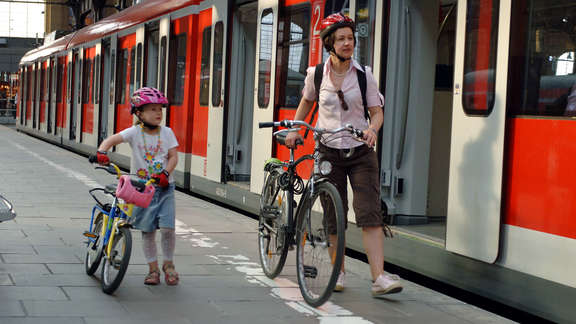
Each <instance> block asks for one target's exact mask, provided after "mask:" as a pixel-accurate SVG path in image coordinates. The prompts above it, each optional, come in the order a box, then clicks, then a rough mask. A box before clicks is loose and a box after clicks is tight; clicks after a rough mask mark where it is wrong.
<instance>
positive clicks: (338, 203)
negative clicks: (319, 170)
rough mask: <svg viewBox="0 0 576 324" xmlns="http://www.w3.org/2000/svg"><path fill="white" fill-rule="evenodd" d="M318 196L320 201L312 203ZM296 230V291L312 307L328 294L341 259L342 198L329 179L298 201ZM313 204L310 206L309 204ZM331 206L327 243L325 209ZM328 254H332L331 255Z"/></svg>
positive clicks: (335, 278) (344, 220)
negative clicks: (332, 227)
mask: <svg viewBox="0 0 576 324" xmlns="http://www.w3.org/2000/svg"><path fill="white" fill-rule="evenodd" d="M319 200H320V203H316V202H318V201H319ZM302 204H304V205H302V209H301V211H300V212H299V214H298V219H297V230H296V242H297V245H296V246H297V247H296V271H297V276H298V284H299V287H300V292H301V293H302V297H304V300H305V301H306V302H307V303H308V304H309V305H310V306H313V307H318V306H321V305H322V304H324V303H325V302H326V301H327V300H328V298H330V296H331V295H332V291H333V290H334V286H335V285H336V280H338V274H339V273H340V268H341V267H342V262H344V248H345V246H344V233H345V222H346V219H345V215H344V208H343V206H342V199H341V198H340V195H339V194H338V190H337V189H336V187H335V186H334V185H333V184H332V183H330V182H321V183H318V184H316V185H315V193H314V194H313V195H312V196H309V197H308V199H306V201H304V202H302ZM312 207H314V208H312ZM329 210H333V211H334V213H330V214H333V215H334V216H333V217H334V220H333V222H334V223H335V225H336V226H335V227H336V234H335V242H334V243H333V244H331V243H330V240H329V235H328V230H327V229H326V223H325V213H326V212H327V211H329ZM331 255H332V256H331Z"/></svg>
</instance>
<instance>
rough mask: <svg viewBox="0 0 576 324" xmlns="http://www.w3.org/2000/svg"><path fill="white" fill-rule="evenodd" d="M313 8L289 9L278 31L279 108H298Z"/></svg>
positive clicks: (298, 7) (294, 7) (291, 7)
mask: <svg viewBox="0 0 576 324" xmlns="http://www.w3.org/2000/svg"><path fill="white" fill-rule="evenodd" d="M310 20H311V18H310V5H309V4H303V5H298V6H290V7H287V8H286V15H285V16H284V18H283V22H282V23H281V24H280V26H284V29H282V28H279V30H278V39H279V45H278V54H277V55H278V58H277V60H276V62H277V73H278V76H279V78H280V81H279V82H278V87H277V88H278V91H277V93H278V105H280V106H281V107H290V108H296V107H298V103H299V102H300V96H301V93H302V88H304V79H305V78H306V69H307V68H308V52H309V51H308V48H309V40H308V39H309V35H310Z"/></svg>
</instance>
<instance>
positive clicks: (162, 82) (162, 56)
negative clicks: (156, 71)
mask: <svg viewBox="0 0 576 324" xmlns="http://www.w3.org/2000/svg"><path fill="white" fill-rule="evenodd" d="M165 83H166V36H162V39H161V40H160V75H159V81H158V89H159V90H160V91H161V92H164V86H165Z"/></svg>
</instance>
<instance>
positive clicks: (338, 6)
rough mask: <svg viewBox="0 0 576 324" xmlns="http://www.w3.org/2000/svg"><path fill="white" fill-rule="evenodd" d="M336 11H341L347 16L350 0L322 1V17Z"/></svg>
mask: <svg viewBox="0 0 576 324" xmlns="http://www.w3.org/2000/svg"><path fill="white" fill-rule="evenodd" d="M357 2H358V1H357ZM360 2H362V0H360ZM336 12H342V13H344V14H345V15H346V16H349V13H350V1H349V0H326V2H325V3H324V17H328V16H329V15H331V14H333V13H336Z"/></svg>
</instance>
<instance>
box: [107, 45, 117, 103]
mask: <svg viewBox="0 0 576 324" xmlns="http://www.w3.org/2000/svg"><path fill="white" fill-rule="evenodd" d="M115 71H116V50H112V51H111V54H110V90H109V92H110V98H109V99H108V102H109V103H110V105H112V104H114V80H115V79H116V73H115Z"/></svg>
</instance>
